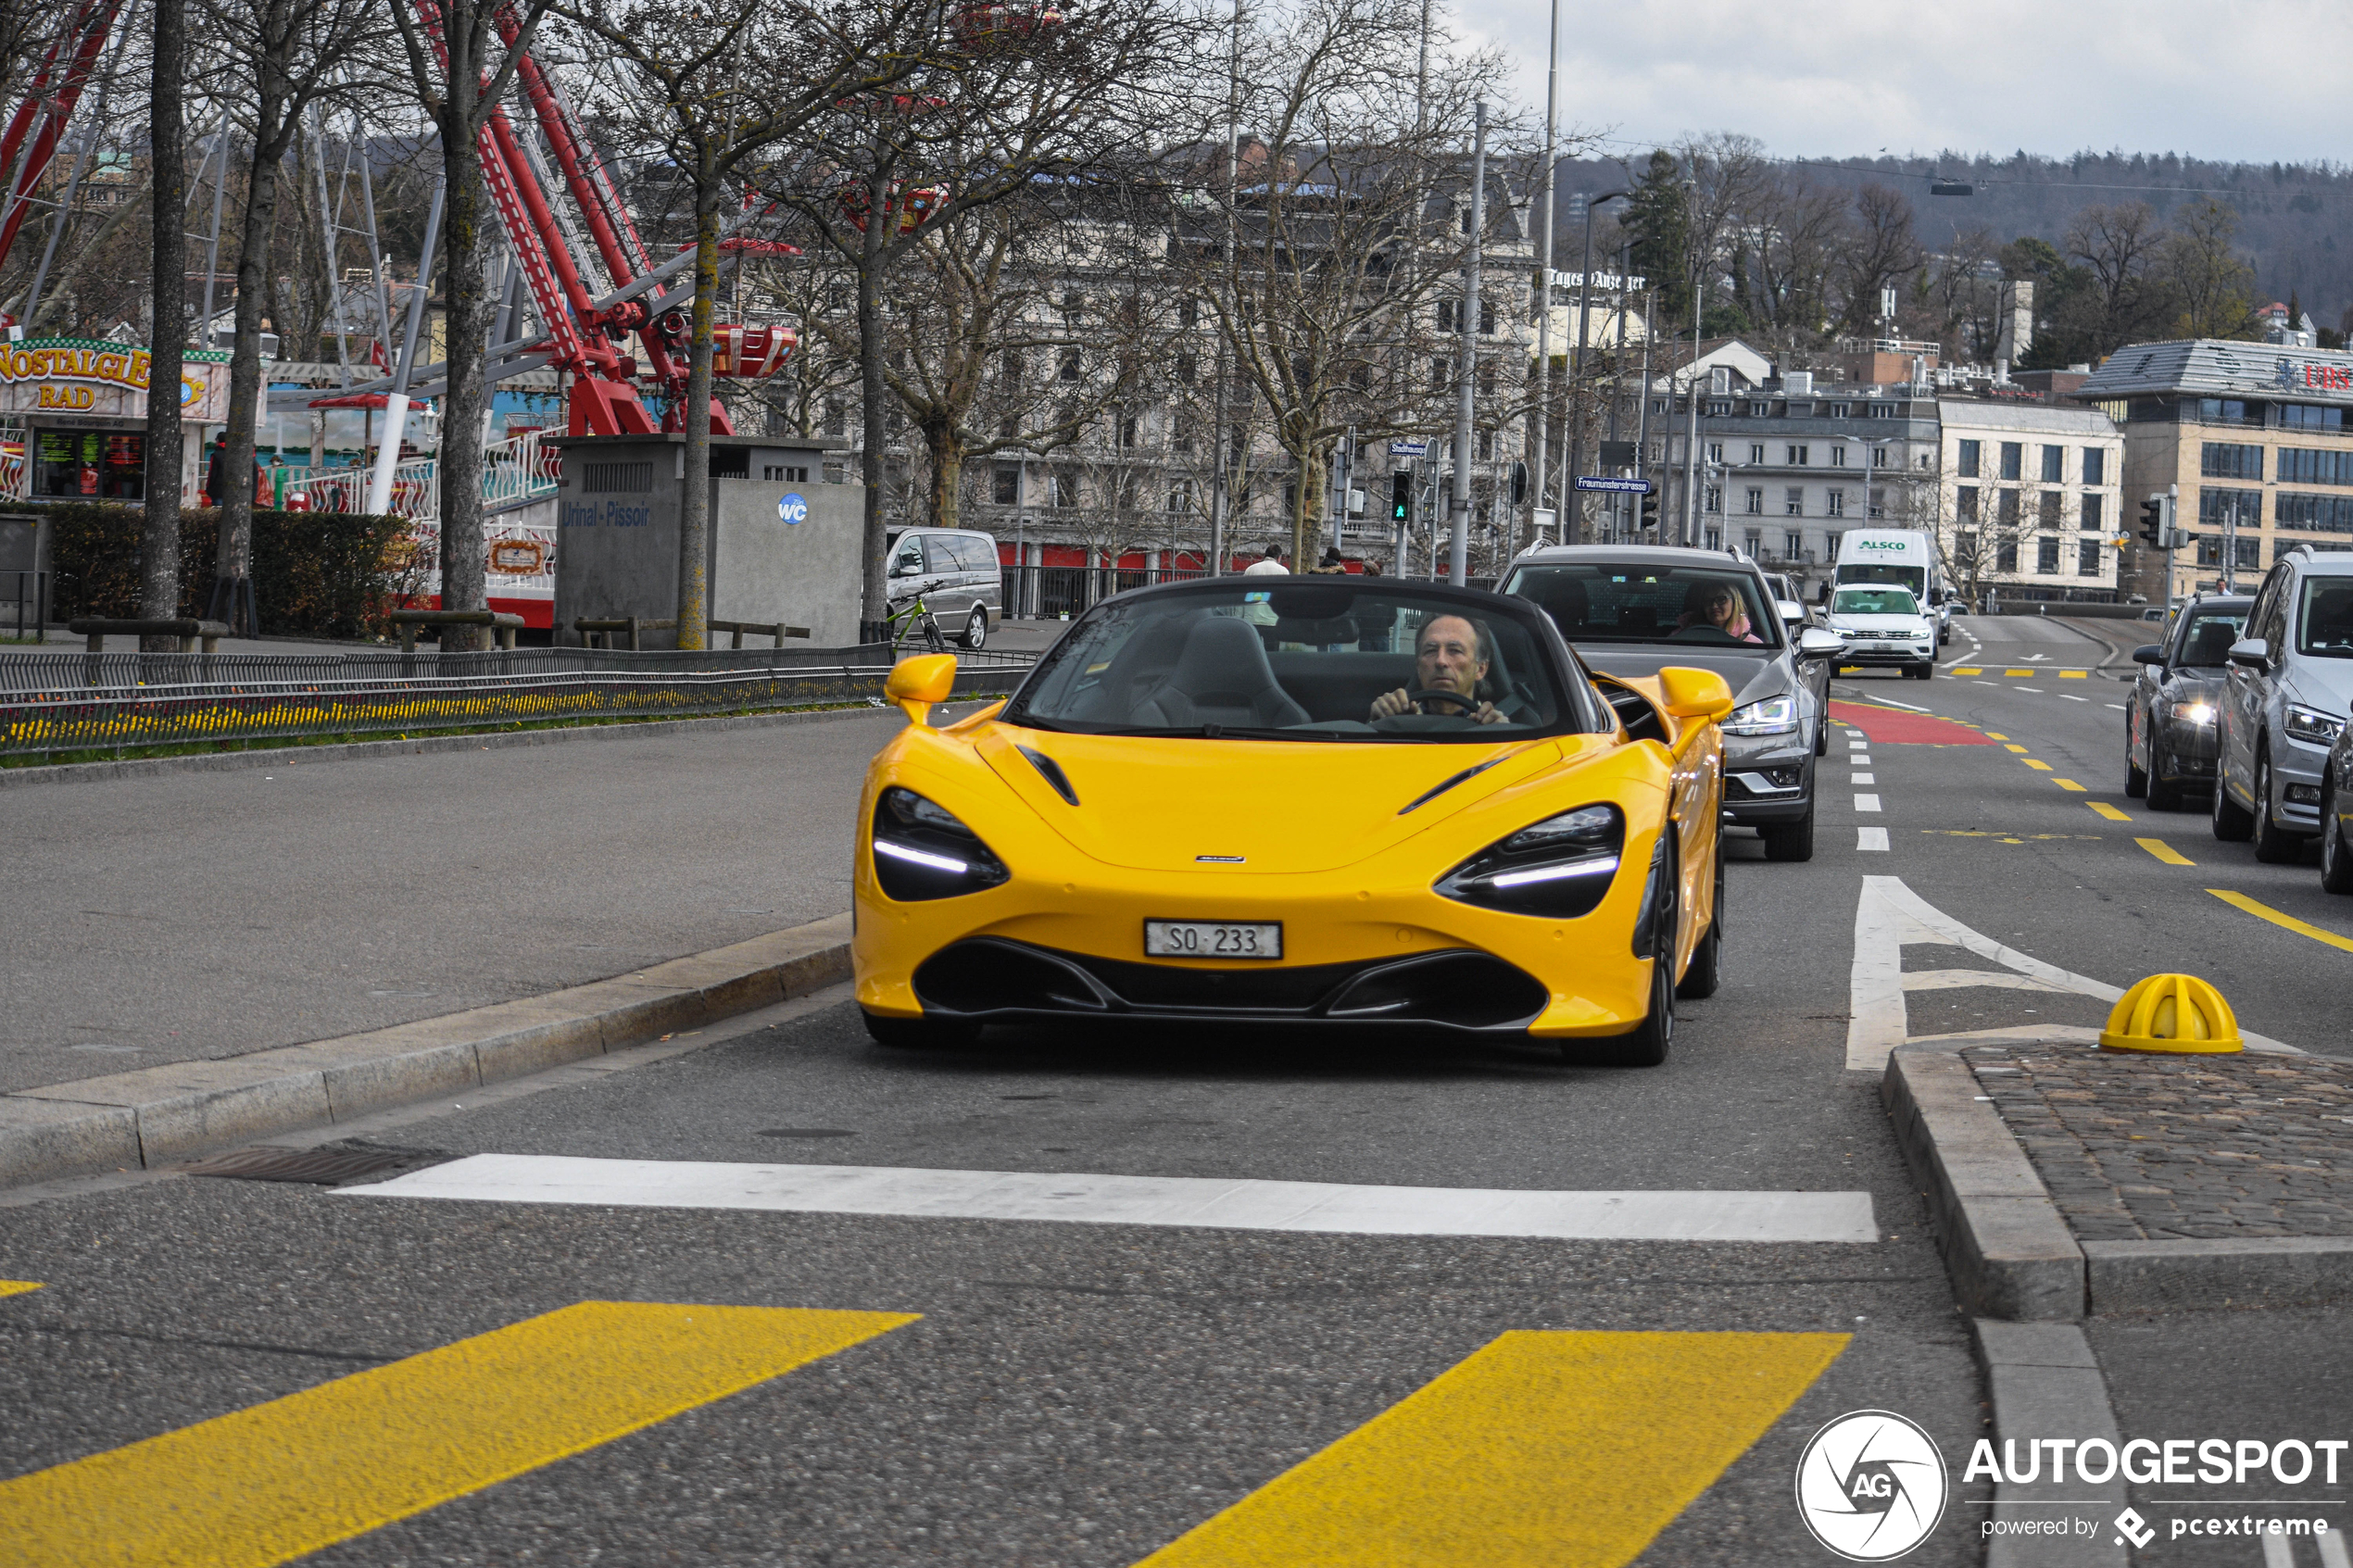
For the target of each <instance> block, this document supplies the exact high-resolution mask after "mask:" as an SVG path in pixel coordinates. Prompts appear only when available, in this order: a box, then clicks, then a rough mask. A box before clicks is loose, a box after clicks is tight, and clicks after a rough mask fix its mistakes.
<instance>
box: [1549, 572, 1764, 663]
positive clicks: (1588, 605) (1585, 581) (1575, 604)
mask: <svg viewBox="0 0 2353 1568" xmlns="http://www.w3.org/2000/svg"><path fill="white" fill-rule="evenodd" d="M1504 592H1505V593H1507V594H1516V595H1518V596H1521V597H1522V598H1528V599H1533V600H1535V601H1536V603H1537V604H1538V606H1540V607H1541V608H1542V609H1543V611H1544V613H1545V614H1547V615H1549V616H1551V617H1552V618H1553V623H1554V625H1556V626H1558V627H1559V628H1560V629H1561V635H1562V636H1564V637H1567V639H1568V640H1569V641H1570V642H1572V643H1700V644H1705V645H1710V646H1718V647H1753V648H1755V649H1756V650H1757V651H1758V652H1760V653H1761V652H1764V651H1765V650H1767V649H1769V648H1775V647H1778V646H1780V617H1779V616H1778V615H1777V614H1776V613H1775V611H1774V609H1773V607H1772V606H1770V605H1768V604H1767V603H1766V602H1765V597H1764V584H1763V583H1760V582H1759V581H1758V580H1757V578H1756V575H1755V573H1754V572H1748V571H1715V570H1711V569H1708V568H1705V567H1686V566H1655V567H1654V566H1641V565H1632V564H1627V565H1617V564H1613V563H1611V562H1608V561H1564V562H1561V563H1559V564H1557V565H1553V564H1547V563H1543V562H1537V563H1533V564H1530V565H1528V566H1524V567H1521V568H1520V569H1519V570H1518V571H1515V572H1513V573H1512V575H1511V580H1510V581H1509V582H1508V583H1505V584H1504Z"/></svg>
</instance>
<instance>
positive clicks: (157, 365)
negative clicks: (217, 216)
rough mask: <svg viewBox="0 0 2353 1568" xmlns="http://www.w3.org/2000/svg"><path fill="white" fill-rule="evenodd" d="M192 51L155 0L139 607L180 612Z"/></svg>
mask: <svg viewBox="0 0 2353 1568" xmlns="http://www.w3.org/2000/svg"><path fill="white" fill-rule="evenodd" d="M186 54H187V10H186V5H185V0H156V44H155V70H154V81H153V85H152V86H151V87H150V88H149V90H148V96H147V117H148V118H147V125H148V131H147V161H148V169H149V177H150V179H151V180H152V182H153V183H154V187H155V193H156V198H157V199H156V211H157V212H158V213H168V214H170V216H171V218H172V220H173V221H170V222H158V223H154V224H151V225H149V227H150V230H151V231H152V232H153V233H154V236H155V245H154V248H153V258H152V259H153V263H154V279H153V296H154V311H153V314H154V317H155V337H154V343H153V346H152V349H151V351H150V358H149V359H148V361H147V454H146V458H147V461H146V473H145V484H144V502H145V505H144V508H143V509H144V512H145V516H144V517H143V519H142V521H141V524H140V531H139V613H140V614H141V615H143V616H146V617H150V618H153V619H157V620H162V619H165V618H168V617H170V616H175V615H178V614H179V613H180V439H181V438H180V376H181V365H182V360H181V357H180V347H181V344H182V341H183V340H184V339H185V338H186V336H187V325H186V321H185V317H186V315H187V297H188V283H187V277H188V235H187V232H186V230H187V225H186V224H184V223H182V222H180V221H178V219H179V217H180V215H181V214H182V212H183V211H185V210H186V208H187V205H188V201H187V184H188V169H187V157H186V154H185V148H184V146H183V138H182V126H181V119H182V113H181V111H182V81H183V68H184V66H185V56H186ZM140 646H142V647H143V648H144V649H145V650H146V651H148V652H152V653H169V652H170V651H172V650H173V649H176V648H177V647H178V646H180V645H179V644H178V643H177V642H176V641H174V640H173V639H171V638H169V637H149V638H145V639H143V640H142V642H141V645H140Z"/></svg>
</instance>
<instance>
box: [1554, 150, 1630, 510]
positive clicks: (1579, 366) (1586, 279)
mask: <svg viewBox="0 0 2353 1568" xmlns="http://www.w3.org/2000/svg"><path fill="white" fill-rule="evenodd" d="M1631 194H1633V193H1632V192H1630V191H1612V192H1610V193H1609V194H1607V195H1603V196H1591V197H1588V198H1587V199H1586V202H1585V260H1584V262H1583V266H1584V270H1583V271H1581V272H1579V273H1578V275H1577V348H1576V351H1575V352H1574V353H1573V354H1571V355H1570V356H1569V360H1568V400H1567V420H1568V480H1567V483H1565V484H1563V485H1562V486H1561V496H1560V514H1559V515H1560V520H1561V523H1560V529H1561V543H1562V544H1564V545H1574V544H1576V543H1577V538H1576V534H1575V533H1574V532H1573V527H1574V524H1573V521H1572V520H1573V519H1574V518H1575V517H1576V515H1577V512H1576V507H1577V490H1576V485H1577V480H1578V476H1579V475H1580V474H1582V473H1583V472H1584V471H1585V427H1584V425H1582V424H1581V423H1579V420H1578V418H1577V383H1578V379H1579V377H1580V376H1582V375H1583V374H1584V373H1585V322H1586V316H1587V310H1588V305H1589V302H1590V301H1591V299H1592V293H1593V209H1594V208H1595V207H1599V206H1601V205H1602V203H1604V202H1614V201H1623V200H1625V199H1626V198H1627V197H1628V196H1629V195H1631ZM1617 308H1618V310H1619V312H1620V314H1621V320H1622V319H1623V312H1624V311H1625V309H1626V276H1625V272H1624V270H1623V269H1621V270H1620V271H1619V273H1618V279H1617ZM1552 313H1553V280H1552V277H1551V274H1549V273H1547V274H1546V275H1545V278H1544V316H1545V320H1551V319H1552ZM1620 335H1621V336H1623V335H1624V334H1623V333H1620Z"/></svg>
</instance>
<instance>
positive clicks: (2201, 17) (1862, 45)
mask: <svg viewBox="0 0 2353 1568" xmlns="http://www.w3.org/2000/svg"><path fill="white" fill-rule="evenodd" d="M1548 18H1549V7H1548V5H1547V4H1546V0H1487V3H1486V4H1482V5H1481V6H1478V8H1477V10H1476V11H1475V12H1466V13H1458V20H1457V25H1458V26H1460V27H1461V28H1462V29H1463V30H1464V31H1466V34H1468V35H1469V36H1470V37H1471V38H1473V39H1474V40H1478V41H1481V42H1486V43H1491V44H1495V45H1497V46H1498V47H1500V48H1502V49H1504V51H1505V53H1506V55H1507V56H1508V57H1509V62H1510V69H1511V84H1512V86H1513V88H1514V89H1515V90H1516V93H1517V94H1518V96H1519V97H1520V98H1521V99H1522V100H1523V101H1524V102H1526V103H1528V104H1529V105H1532V106H1534V107H1536V108H1538V109H1539V110H1540V111H1541V107H1542V105H1543V102H1544V65H1545V32H1546V28H1547V25H1548ZM2348 52H2353V6H2344V5H2341V4H2329V5H2323V4H2316V3H2309V0H2251V3H2246V4H2241V5H2238V6H2232V7H2230V8H2229V9H2228V10H2227V11H2226V12H2218V11H2216V10H2215V9H2214V8H2213V6H2211V5H2210V4H2206V3H2204V0H2137V3H2135V4H2131V5H2124V4H2117V3H2114V0H2063V3H2061V4H2056V5H2054V4H2051V3H2050V0H1946V3H1945V4H1944V5H1942V6H1920V5H1907V4H1899V3H1896V0H1807V3H1803V4H1798V5H1783V6H1759V5H1756V4H1755V3H1754V0H1677V3H1676V4H1673V5H1667V4H1661V3H1658V0H1644V3H1639V4H1623V3H1621V4H1616V5H1596V4H1592V3H1591V0H1588V3H1586V4H1582V5H1579V4H1564V5H1563V6H1562V7H1561V72H1560V83H1561V87H1560V105H1561V111H1560V112H1561V123H1562V125H1563V127H1564V128H1568V127H1575V128H1578V129H1581V130H1584V131H1589V132H1602V133H1604V134H1605V135H1606V136H1608V137H1609V138H1610V139H1611V141H1612V143H1613V145H1611V146H1610V147H1609V148H1608V149H1607V150H1609V151H1611V152H1613V153H1617V154H1620V155H1624V154H1626V153H1629V152H1631V151H1634V150H1638V149H1640V148H1647V147H1650V146H1653V145H1655V144H1659V143H1662V142H1667V141H1672V140H1674V139H1675V138H1676V137H1678V136H1680V135H1682V134H1684V133H1685V132H1705V131H1738V132H1746V133H1748V134H1750V135H1754V136H1756V137H1758V138H1760V139H1761V140H1762V141H1763V142H1764V143H1765V144H1766V145H1767V146H1768V148H1769V149H1770V150H1771V151H1772V152H1773V153H1775V154H1778V155H1781V156H1784V157H1801V156H1803V157H1858V156H1860V157H1869V156H1871V155H1874V154H1876V153H1877V152H1878V151H1879V149H1881V147H1884V148H1886V149H1888V151H1889V152H1890V153H1893V154H1898V155H1901V154H1907V153H1910V154H1921V155H1932V154H1935V153H1939V152H1943V151H1946V150H1952V151H1956V152H1960V153H1977V152H1990V153H1996V154H1999V153H2008V152H2012V151H2016V150H2019V149H2023V150H2025V151H2027V152H2030V153H2044V154H2049V155H2052V156H2064V155H2066V154H2068V153H2072V152H2078V151H2082V150H2083V149H2085V148H2092V149H2095V150H2100V151H2106V150H2108V149H2111V148H2122V149H2123V150H2125V151H2127V152H2146V153H2163V152H2178V153H2183V154H2187V155H2191V156H2195V157H2209V158H2221V159H2236V160H2243V161H2246V162H2259V163H2270V162H2273V161H2279V162H2287V163H2299V162H2300V163H2317V162H2321V161H2323V160H2330V159H2337V158H2341V157H2343V152H2344V141H2343V137H2342V132H2341V131H2340V130H2339V129H2338V128H2337V127H2336V125H2335V123H2334V119H2335V117H2334V115H2332V114H2329V113H2327V112H2325V111H2322V110H2320V109H2319V106H2320V105H2321V104H2322V103H2323V102H2325V101H2326V94H2325V89H2320V90H2315V88H2314V86H2313V85H2312V84H2313V82H2315V80H2316V79H2314V78H2312V77H2310V76H2309V75H2306V74H2305V73H2303V72H2301V71H2298V70H2297V69H2296V68H2295V65H2294V62H2296V61H2298V60H2307V61H2309V60H2325V59H2341V58H2344V57H2345V56H2347V53H2348ZM2299 78H2301V82H2302V84H2301V85H2299V84H2298V79H2299ZM1617 143H1622V144H1625V145H1616V144H1617Z"/></svg>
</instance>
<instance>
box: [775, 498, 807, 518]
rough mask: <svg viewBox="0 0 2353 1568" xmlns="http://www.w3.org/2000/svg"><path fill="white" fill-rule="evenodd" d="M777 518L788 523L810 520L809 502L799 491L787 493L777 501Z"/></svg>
mask: <svg viewBox="0 0 2353 1568" xmlns="http://www.w3.org/2000/svg"><path fill="white" fill-rule="evenodd" d="M776 519H777V521H780V522H783V523H785V524H786V525H791V524H794V523H800V522H806V521H809V502H808V500H807V498H806V497H804V496H802V495H799V493H798V492H792V493H788V494H787V495H786V496H785V497H784V499H782V500H780V501H778V502H777V503H776Z"/></svg>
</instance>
